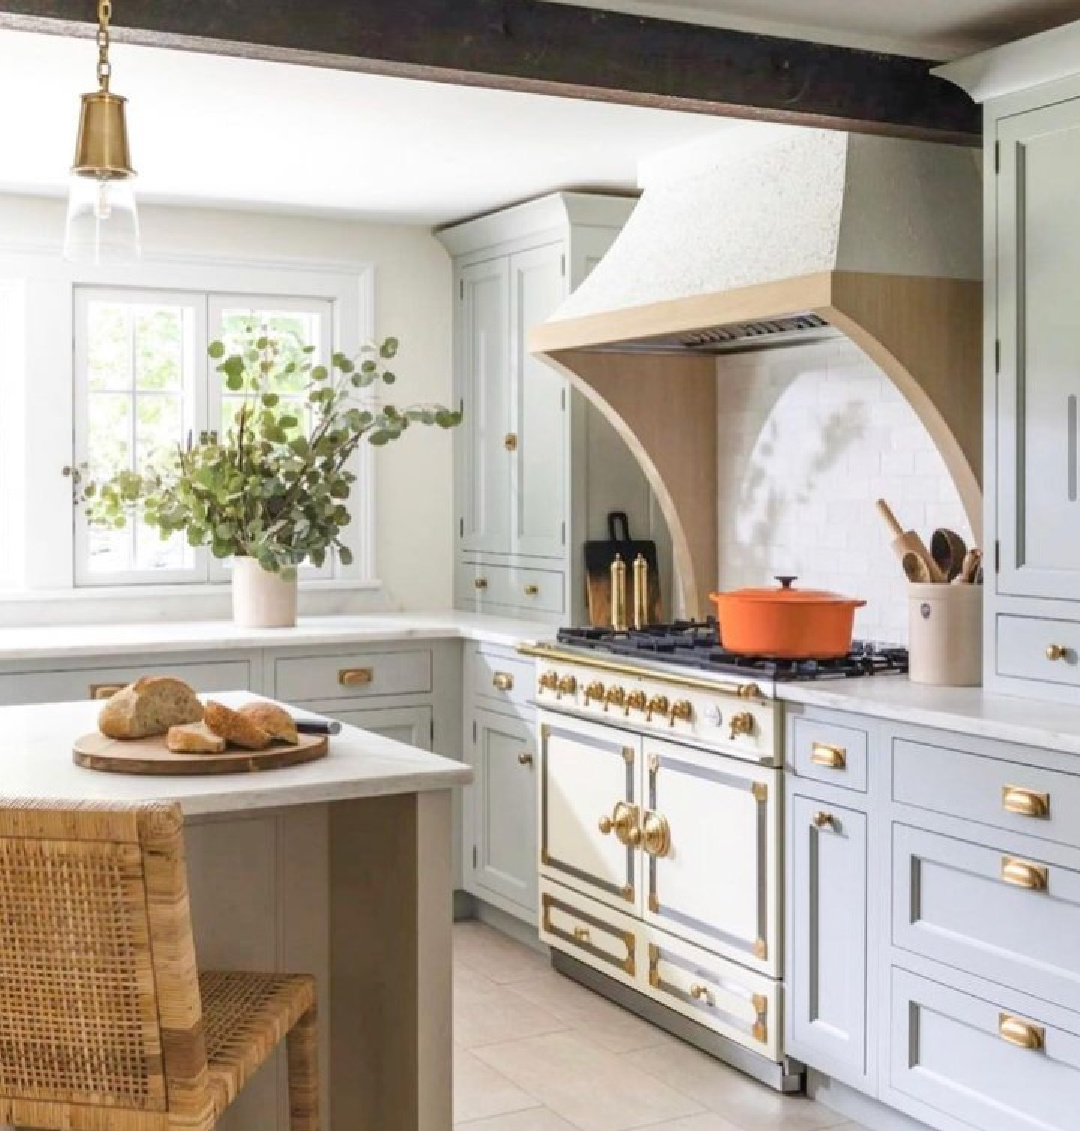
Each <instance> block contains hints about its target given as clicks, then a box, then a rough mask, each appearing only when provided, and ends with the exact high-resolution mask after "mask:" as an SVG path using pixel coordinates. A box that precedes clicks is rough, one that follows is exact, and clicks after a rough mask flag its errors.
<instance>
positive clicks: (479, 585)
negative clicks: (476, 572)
mask: <svg viewBox="0 0 1080 1131" xmlns="http://www.w3.org/2000/svg"><path fill="white" fill-rule="evenodd" d="M487 585H488V583H487V578H486V577H477V578H476V579H475V580H474V581H473V583H472V587H473V588H474V589H486V588H487Z"/></svg>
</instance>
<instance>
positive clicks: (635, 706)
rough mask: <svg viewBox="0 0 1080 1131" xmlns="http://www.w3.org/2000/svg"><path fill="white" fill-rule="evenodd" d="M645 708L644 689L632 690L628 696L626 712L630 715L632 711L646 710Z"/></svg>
mask: <svg viewBox="0 0 1080 1131" xmlns="http://www.w3.org/2000/svg"><path fill="white" fill-rule="evenodd" d="M644 710H645V692H644V691H631V692H630V694H629V695H627V697H626V707H625V710H624V713H625V714H627V715H629V714H630V712H631V711H644Z"/></svg>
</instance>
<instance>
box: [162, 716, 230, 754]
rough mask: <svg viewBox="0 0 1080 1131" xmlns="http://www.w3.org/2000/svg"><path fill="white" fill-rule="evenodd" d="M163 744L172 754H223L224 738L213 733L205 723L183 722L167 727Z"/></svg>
mask: <svg viewBox="0 0 1080 1131" xmlns="http://www.w3.org/2000/svg"><path fill="white" fill-rule="evenodd" d="M165 745H166V746H167V747H168V748H169V749H170V750H171V751H173V753H174V754H223V753H224V752H225V739H223V738H222V737H221V735H220V734H214V732H213V731H212V730H210V729H209V727H207V726H206V724H205V723H185V724H184V725H183V726H175V727H169V733H168V734H167V735H166V736H165Z"/></svg>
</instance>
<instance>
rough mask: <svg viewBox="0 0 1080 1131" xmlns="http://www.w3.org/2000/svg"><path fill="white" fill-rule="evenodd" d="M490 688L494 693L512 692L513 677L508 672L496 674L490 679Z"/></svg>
mask: <svg viewBox="0 0 1080 1131" xmlns="http://www.w3.org/2000/svg"><path fill="white" fill-rule="evenodd" d="M491 686H492V687H494V688H495V690H496V691H513V690H514V677H513V676H512V675H511V674H510V673H509V672H496V673H495V674H494V675H493V676H492V677H491Z"/></svg>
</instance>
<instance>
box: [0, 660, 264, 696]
mask: <svg viewBox="0 0 1080 1131" xmlns="http://www.w3.org/2000/svg"><path fill="white" fill-rule="evenodd" d="M143 675H173V676H177V677H178V678H179V679H182V680H185V681H186V682H187V683H189V684H191V686H192V687H193V688H195V690H196V691H199V692H207V691H246V690H248V689H249V688H250V687H251V665H250V664H249V663H248V661H247V660H220V661H213V662H210V663H205V664H170V663H155V662H154V658H153V657H149V658H148V659H147V662H146V663H141V662H140V663H138V664H131V665H129V666H127V667H119V666H118V667H108V668H104V667H101V668H76V669H73V670H71V671H65V672H18V673H12V674H10V675H0V704H2V705H4V706H12V705H15V704H19V703H70V702H74V701H76V700H79V699H100V698H106V699H107V698H108V697H109V695H110V694H112V692H113V691H116V690H119V689H120V688H121V687H124V686H125V685H126V684H129V683H131V682H132V681H133V680H136V679H138V678H139V677H140V676H143Z"/></svg>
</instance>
